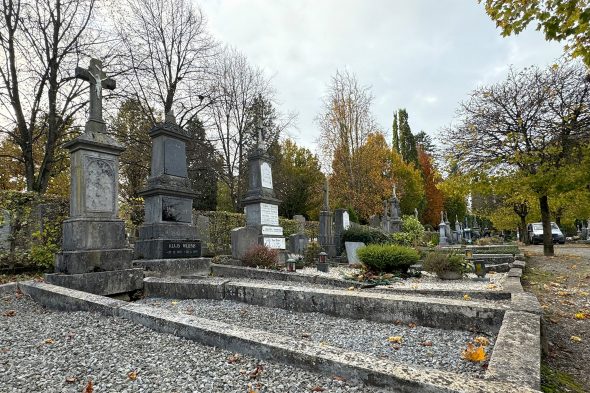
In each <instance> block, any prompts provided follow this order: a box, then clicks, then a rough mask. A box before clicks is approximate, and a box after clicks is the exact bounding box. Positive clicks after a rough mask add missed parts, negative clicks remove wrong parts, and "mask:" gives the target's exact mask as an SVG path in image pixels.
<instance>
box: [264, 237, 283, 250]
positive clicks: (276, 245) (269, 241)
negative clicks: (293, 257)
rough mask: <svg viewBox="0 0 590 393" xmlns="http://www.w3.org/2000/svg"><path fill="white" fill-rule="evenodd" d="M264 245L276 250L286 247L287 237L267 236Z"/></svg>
mask: <svg viewBox="0 0 590 393" xmlns="http://www.w3.org/2000/svg"><path fill="white" fill-rule="evenodd" d="M264 245H265V246H266V247H268V248H272V249H275V250H284V249H285V238H284V237H265V238H264Z"/></svg>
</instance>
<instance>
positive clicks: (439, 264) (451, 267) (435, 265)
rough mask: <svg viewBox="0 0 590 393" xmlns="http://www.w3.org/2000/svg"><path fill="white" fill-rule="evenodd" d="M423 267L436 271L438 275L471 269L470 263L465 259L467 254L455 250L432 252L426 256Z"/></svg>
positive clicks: (432, 271)
mask: <svg viewBox="0 0 590 393" xmlns="http://www.w3.org/2000/svg"><path fill="white" fill-rule="evenodd" d="M422 269H424V270H425V271H427V272H431V273H436V274H437V275H439V274H441V273H444V272H456V273H460V274H463V273H466V272H467V271H468V270H469V264H468V263H467V262H466V261H465V256H464V255H462V254H457V253H454V252H451V253H448V252H431V253H429V254H428V255H426V258H424V262H422Z"/></svg>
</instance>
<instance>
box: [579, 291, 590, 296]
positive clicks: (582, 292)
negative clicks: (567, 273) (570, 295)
mask: <svg viewBox="0 0 590 393" xmlns="http://www.w3.org/2000/svg"><path fill="white" fill-rule="evenodd" d="M578 295H580V296H588V295H589V293H588V292H585V291H580V292H578Z"/></svg>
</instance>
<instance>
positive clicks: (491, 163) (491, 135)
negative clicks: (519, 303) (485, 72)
mask: <svg viewBox="0 0 590 393" xmlns="http://www.w3.org/2000/svg"><path fill="white" fill-rule="evenodd" d="M458 113H459V119H458V120H459V121H458V122H457V124H456V125H455V126H454V127H452V128H450V129H449V136H450V138H449V141H450V142H449V143H448V144H447V153H448V155H449V157H451V158H452V159H454V160H455V161H456V162H457V163H459V164H460V166H461V167H462V168H464V170H466V171H467V172H472V173H473V174H475V176H478V175H479V174H481V173H482V172H485V173H488V174H495V175H505V176H510V175H513V174H514V173H517V172H518V173H520V175H522V177H523V180H524V181H526V182H527V184H528V186H529V187H530V189H531V190H532V191H533V193H534V194H535V195H536V197H537V198H538V202H539V208H540V211H541V218H542V222H543V230H544V253H545V254H546V255H553V243H552V238H551V226H550V222H551V219H550V208H549V196H550V195H552V194H553V193H555V192H556V191H559V192H565V191H569V190H572V189H576V188H578V187H580V186H581V185H585V184H587V183H588V181H589V180H590V179H589V178H588V171H587V170H586V169H584V170H581V169H580V157H581V156H582V154H583V152H584V148H585V146H586V145H587V143H588V141H589V139H590V79H589V78H588V77H587V71H586V69H585V67H583V66H581V65H580V64H578V63H560V64H557V65H555V66H552V67H550V68H548V69H546V70H541V69H538V68H536V67H533V68H530V69H525V70H523V71H521V72H515V71H514V70H510V72H509V74H508V76H507V78H506V80H505V81H503V82H500V83H498V84H495V85H492V86H486V87H481V88H478V89H476V90H475V91H474V92H473V93H472V94H471V97H470V99H469V101H467V102H464V103H463V104H462V105H461V107H460V109H459V112H458Z"/></svg>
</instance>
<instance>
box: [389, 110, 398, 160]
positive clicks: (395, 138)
mask: <svg viewBox="0 0 590 393" xmlns="http://www.w3.org/2000/svg"><path fill="white" fill-rule="evenodd" d="M391 134H392V137H391V146H392V147H393V150H395V151H396V152H398V153H399V152H400V150H399V124H398V123H397V113H396V112H393V124H392V125H391Z"/></svg>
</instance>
